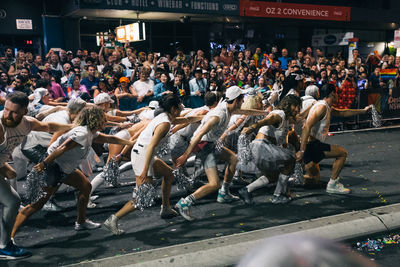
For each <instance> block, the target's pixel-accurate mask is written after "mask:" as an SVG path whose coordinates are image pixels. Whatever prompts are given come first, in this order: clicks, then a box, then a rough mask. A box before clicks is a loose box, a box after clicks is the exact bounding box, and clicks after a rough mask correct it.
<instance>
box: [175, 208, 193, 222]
mask: <svg viewBox="0 0 400 267" xmlns="http://www.w3.org/2000/svg"><path fill="white" fill-rule="evenodd" d="M175 208H176V209H177V210H178V212H179V214H180V215H181V216H182V217H183V218H184V219H185V220H187V221H189V222H191V221H194V220H195V218H193V217H191V216H188V215H187V214H186V213H184V212H183V211H181V209H180V208H179V207H177V206H175Z"/></svg>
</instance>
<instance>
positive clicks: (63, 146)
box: [34, 138, 79, 172]
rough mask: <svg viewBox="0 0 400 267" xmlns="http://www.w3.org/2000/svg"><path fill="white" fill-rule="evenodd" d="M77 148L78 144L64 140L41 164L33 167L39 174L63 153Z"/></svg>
mask: <svg viewBox="0 0 400 267" xmlns="http://www.w3.org/2000/svg"><path fill="white" fill-rule="evenodd" d="M76 146H79V144H78V143H77V142H75V141H73V140H71V139H69V138H68V139H67V140H65V142H64V143H62V144H61V145H60V146H59V147H57V148H56V150H54V151H53V152H52V153H51V154H50V155H48V156H47V157H46V158H45V159H44V160H43V161H42V162H40V163H38V164H36V165H35V166H34V168H35V170H37V171H38V172H41V171H43V170H44V169H45V167H46V166H47V165H49V164H51V163H53V162H54V160H56V159H57V158H58V157H60V156H61V155H62V154H64V153H65V152H67V151H69V150H71V149H73V148H74V147H76Z"/></svg>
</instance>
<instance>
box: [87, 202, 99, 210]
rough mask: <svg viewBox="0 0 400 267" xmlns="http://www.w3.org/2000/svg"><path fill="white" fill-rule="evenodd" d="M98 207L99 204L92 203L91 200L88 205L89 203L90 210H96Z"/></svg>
mask: <svg viewBox="0 0 400 267" xmlns="http://www.w3.org/2000/svg"><path fill="white" fill-rule="evenodd" d="M96 206H97V204H96V203H94V202H92V200H89V201H88V203H87V208H88V209H94V208H96Z"/></svg>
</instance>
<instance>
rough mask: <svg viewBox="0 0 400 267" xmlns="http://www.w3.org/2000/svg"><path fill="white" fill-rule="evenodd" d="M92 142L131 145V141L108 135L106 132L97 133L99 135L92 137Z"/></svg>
mask: <svg viewBox="0 0 400 267" xmlns="http://www.w3.org/2000/svg"><path fill="white" fill-rule="evenodd" d="M93 143H98V144H104V143H109V144H118V145H128V146H130V145H132V142H131V141H129V140H125V139H121V138H119V137H117V136H115V135H108V134H103V133H99V135H98V136H97V137H96V138H95V139H93Z"/></svg>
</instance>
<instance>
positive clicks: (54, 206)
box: [42, 200, 62, 212]
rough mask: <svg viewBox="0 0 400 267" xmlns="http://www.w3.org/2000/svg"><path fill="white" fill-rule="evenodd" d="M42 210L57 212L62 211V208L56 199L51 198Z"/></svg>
mask: <svg viewBox="0 0 400 267" xmlns="http://www.w3.org/2000/svg"><path fill="white" fill-rule="evenodd" d="M42 210H45V211H54V212H56V211H62V208H61V207H60V206H59V205H57V204H56V203H55V202H54V201H52V200H49V201H47V202H46V203H45V204H44V205H43V208H42Z"/></svg>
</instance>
